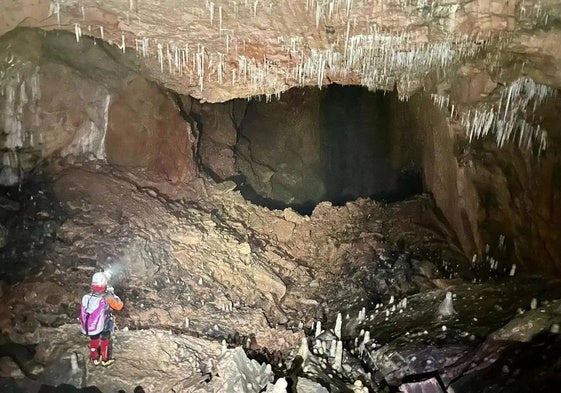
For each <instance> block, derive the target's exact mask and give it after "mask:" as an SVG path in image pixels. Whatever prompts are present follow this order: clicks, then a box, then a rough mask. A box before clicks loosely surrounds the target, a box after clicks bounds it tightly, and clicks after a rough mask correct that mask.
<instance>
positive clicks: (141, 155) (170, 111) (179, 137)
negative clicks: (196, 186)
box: [105, 77, 197, 183]
mask: <svg viewBox="0 0 561 393" xmlns="http://www.w3.org/2000/svg"><path fill="white" fill-rule="evenodd" d="M195 147H196V140H195V137H194V135H193V133H192V132H191V126H190V125H189V123H188V122H187V121H185V120H184V119H183V118H182V117H181V115H180V108H179V107H178V106H177V104H176V103H175V102H174V101H173V100H172V99H171V98H170V97H169V96H168V95H166V94H165V93H164V92H163V91H162V90H161V89H160V88H159V87H158V86H156V85H155V84H154V83H151V82H148V81H147V80H146V79H144V78H142V77H137V78H135V79H134V80H132V81H131V82H130V83H129V84H128V85H127V86H126V87H125V88H123V89H122V90H121V91H119V92H118V93H116V94H115V96H114V97H113V100H112V102H111V104H110V105H109V108H108V121H107V135H106V138H105V149H106V152H107V162H109V163H111V164H116V165H121V166H125V167H137V168H145V169H147V170H150V171H152V172H154V173H156V174H158V175H161V177H163V178H164V179H165V180H169V181H171V182H172V183H178V182H184V181H190V180H192V179H193V178H194V177H195V176H196V174H197V166H196V163H195Z"/></svg>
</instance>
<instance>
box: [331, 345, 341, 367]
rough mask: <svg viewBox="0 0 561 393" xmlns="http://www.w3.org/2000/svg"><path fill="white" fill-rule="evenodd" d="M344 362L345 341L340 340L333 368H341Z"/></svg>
mask: <svg viewBox="0 0 561 393" xmlns="http://www.w3.org/2000/svg"><path fill="white" fill-rule="evenodd" d="M342 364H343V341H341V340H338V341H337V344H336V345H335V359H334V360H333V368H334V369H335V370H341V366H342Z"/></svg>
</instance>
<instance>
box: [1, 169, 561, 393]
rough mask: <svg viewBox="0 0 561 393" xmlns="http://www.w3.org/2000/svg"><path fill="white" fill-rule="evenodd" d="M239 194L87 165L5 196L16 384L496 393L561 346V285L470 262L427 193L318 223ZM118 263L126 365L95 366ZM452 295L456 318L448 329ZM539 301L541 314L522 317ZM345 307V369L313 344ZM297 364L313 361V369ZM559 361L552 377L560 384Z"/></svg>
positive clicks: (327, 209)
mask: <svg viewBox="0 0 561 393" xmlns="http://www.w3.org/2000/svg"><path fill="white" fill-rule="evenodd" d="M235 188H236V185H235V184H234V183H233V182H228V181H226V182H223V183H220V184H215V183H214V182H212V181H210V180H208V179H203V178H199V179H197V180H196V181H194V182H191V183H190V184H187V185H184V186H182V187H177V186H174V187H172V186H170V185H169V184H166V183H161V182H158V181H156V180H154V179H153V178H151V176H150V175H149V174H147V173H145V172H141V171H137V172H131V171H123V170H121V169H119V168H114V167H109V166H105V165H100V164H96V163H89V164H83V165H77V166H73V167H68V168H64V169H62V170H61V171H59V172H58V173H57V175H56V176H53V177H52V178H48V179H47V178H45V177H44V178H42V179H39V178H37V179H35V180H34V181H33V182H30V183H28V184H25V185H24V186H23V187H22V188H20V189H6V190H4V192H3V196H2V199H1V200H0V202H2V203H1V204H0V208H1V210H0V213H1V214H2V216H1V218H2V221H3V222H4V223H5V225H4V226H3V228H5V229H4V230H3V237H2V242H1V244H2V245H3V246H2V248H0V258H1V261H2V262H1V265H0V270H1V272H2V277H5V280H4V281H2V287H1V289H2V291H1V296H2V302H1V304H0V316H1V317H0V328H1V329H2V332H3V333H4V336H3V339H2V342H1V343H0V344H1V345H0V366H1V367H0V370H1V371H2V373H1V374H0V381H1V382H0V387H4V388H5V389H8V388H9V389H13V391H32V389H37V388H38V387H39V386H41V385H42V384H48V385H53V386H56V385H60V384H64V383H70V384H73V385H75V386H78V387H82V386H92V385H93V386H97V387H98V388H99V389H101V390H102V391H115V390H118V389H124V390H125V391H133V390H134V388H135V387H137V386H142V387H143V388H144V389H145V390H146V391H147V392H148V391H201V392H202V391H231V390H228V388H227V386H230V388H232V389H233V386H235V384H236V383H241V382H239V381H238V382H236V380H239V379H240V378H239V375H245V377H244V378H245V379H247V378H249V379H251V378H253V380H252V381H253V382H251V383H249V382H248V383H247V384H246V387H245V388H244V389H245V390H243V391H248V392H249V391H260V390H261V389H264V388H265V387H266V386H267V382H268V381H269V380H272V378H273V376H272V372H273V371H274V372H276V375H277V376H283V375H285V376H286V378H287V379H288V380H290V378H292V379H294V378H295V375H299V376H300V377H303V376H309V377H310V378H312V379H314V380H315V381H319V382H321V383H322V384H323V385H324V386H330V390H331V391H345V390H348V391H353V385H352V384H353V382H354V381H355V380H361V381H363V382H364V384H365V385H367V386H368V387H369V388H370V390H371V391H382V390H384V389H386V390H392V389H395V388H394V387H396V386H399V385H400V384H401V383H403V382H404V381H406V380H407V377H411V376H419V375H428V374H430V373H434V372H437V373H438V377H439V381H440V382H439V383H441V384H445V385H446V386H448V385H450V384H452V385H451V386H455V389H456V390H455V391H456V392H460V391H466V392H468V391H484V390H483V389H482V388H481V386H479V385H477V384H476V383H475V382H474V381H473V380H468V379H469V378H472V379H473V376H474V375H479V374H478V373H482V372H485V373H487V374H486V375H491V374H492V373H495V374H496V378H495V380H496V381H499V382H496V384H501V383H502V384H504V385H505V386H506V381H507V380H508V381H510V380H512V379H513V378H514V380H516V378H515V377H516V376H520V378H526V379H528V378H529V377H528V375H529V374H528V373H525V372H520V371H519V372H518V374H514V373H513V370H514V368H513V367H514V366H513V365H515V364H517V363H516V359H517V356H516V355H515V354H516V352H515V351H516V350H519V349H516V348H514V346H516V345H519V346H520V345H526V346H530V347H531V348H536V350H544V349H543V348H545V347H547V348H548V350H547V351H549V352H553V353H555V351H557V350H559V348H560V345H559V339H558V338H557V336H558V335H556V334H551V335H550V336H548V337H547V339H544V338H543V334H545V333H547V332H549V331H550V330H552V331H554V330H555V329H554V327H553V326H554V325H555V324H558V323H561V311H560V310H561V308H560V307H559V303H558V302H557V301H555V299H558V298H561V286H560V285H559V283H558V282H556V281H548V280H545V279H541V278H522V277H521V278H518V277H507V276H508V271H509V270H510V266H501V265H499V267H498V268H497V269H492V270H490V269H489V268H488V263H487V262H485V264H481V265H476V266H474V265H472V264H471V263H470V262H469V261H468V260H467V259H466V258H465V257H463V256H462V254H461V252H460V251H459V250H458V248H457V247H456V246H455V239H454V236H453V233H452V232H451V231H450V230H448V229H447V226H446V225H445V224H443V223H442V222H441V221H440V220H439V218H438V214H436V213H435V212H434V208H433V205H432V202H431V200H430V198H429V197H427V196H418V197H414V198H411V199H409V200H406V201H402V202H398V203H394V204H388V205H386V204H382V203H377V202H374V201H371V200H367V199H359V200H357V201H355V202H348V203H347V204H346V205H345V206H332V205H331V204H330V203H327V202H322V203H320V204H319V205H318V206H316V208H315V209H314V211H313V213H312V214H311V215H310V216H302V215H300V214H298V213H296V212H294V211H293V210H291V209H285V210H269V209H267V208H264V207H260V206H256V205H253V204H251V203H250V202H248V201H246V200H245V199H244V198H243V197H242V196H241V195H240V193H239V192H238V191H236V190H235ZM108 268H111V270H112V271H113V273H114V276H113V277H114V280H113V282H112V284H113V286H114V287H115V291H116V293H117V294H118V295H120V296H121V298H122V299H123V301H124V302H125V308H124V310H123V311H122V312H120V313H119V314H117V324H118V331H117V332H116V333H115V356H116V358H117V359H118V362H117V363H116V364H115V365H114V366H113V367H112V368H110V369H108V370H103V371H102V370H100V369H96V368H94V367H93V366H92V365H90V364H87V362H86V361H85V360H84V359H85V356H86V353H87V351H86V345H87V340H86V339H85V338H84V337H83V336H81V335H80V334H79V326H78V323H77V321H76V318H77V314H78V304H79V299H80V298H81V296H82V295H83V294H84V293H86V292H87V291H88V287H89V282H90V279H91V275H92V274H93V273H94V272H95V271H97V270H99V269H108ZM482 278H485V282H484V283H479V282H480V281H481V279H482ZM474 280H475V281H476V283H472V281H474ZM446 291H451V292H453V293H454V302H455V313H453V314H452V315H451V316H446V317H444V316H442V315H439V314H438V308H439V305H440V303H441V302H442V300H443V299H444V297H445V294H446ZM404 298H407V299H408V305H405V304H404V301H403V299H404ZM532 298H537V299H539V303H538V306H539V307H536V309H534V310H530V311H528V312H524V310H527V309H529V308H530V303H531V302H532ZM338 312H340V313H341V314H342V317H343V318H342V319H343V329H342V337H341V339H342V341H343V342H344V348H345V349H344V355H343V363H344V365H343V366H341V367H342V368H341V367H338V368H337V369H336V370H335V369H333V365H332V358H330V357H329V353H328V352H329V351H330V349H329V346H330V341H329V339H326V343H325V344H323V347H322V345H321V342H320V345H319V346H317V345H318V342H317V341H316V340H315V339H314V338H313V336H314V333H313V332H314V326H315V323H316V321H321V322H322V324H323V326H324V329H327V328H328V327H332V326H333V325H334V324H335V319H336V317H337V313H338ZM509 324H510V325H509ZM530 325H531V326H530ZM509 326H510V327H509ZM501 329H503V330H501ZM557 329H558V325H557ZM366 331H368V332H369V335H370V338H371V339H370V340H366V339H365V338H364V335H365V332H366ZM326 334H327V333H326ZM540 334H542V336H539V335H540ZM305 337H308V340H307V341H308V344H309V347H310V349H308V350H306V349H304V348H302V345H301V343H302V340H303V339H304V338H305ZM535 337H539V339H541V340H542V341H543V340H545V341H543V342H545V344H543V342H542V341H539V340H538V341H537V342H536V341H535ZM540 337H541V338H540ZM223 340H224V344H222V341H223ZM320 341H321V340H320ZM13 343H19V344H21V345H25V346H26V348H27V347H29V346H32V347H33V353H34V354H33V356H32V357H29V356H27V358H26V357H25V356H24V357H22V356H20V355H18V354H14V353H11V352H10V353H8V352H6V353H5V354H4V353H3V352H2V349H1V348H7V347H6V345H9V344H13ZM497 343H498V344H497ZM236 346H242V347H244V349H245V351H246V353H247V354H249V355H250V356H251V357H254V358H258V359H262V360H266V361H268V362H270V363H272V365H273V366H274V367H273V368H274V370H273V371H271V370H265V369H263V368H260V366H258V365H257V363H256V362H252V363H247V364H250V365H251V367H250V366H247V365H246V366H247V367H246V368H244V369H243V370H241V369H239V364H240V362H242V361H241V360H239V359H238V358H237V357H239V356H242V355H240V354H239V353H237V352H234V351H235V350H234V349H226V348H234V347H236ZM513 348H514V349H513ZM296 350H298V352H295V351H296ZM225 351H226V352H225ZM532 351H533V350H532ZM532 351H530V352H532ZM547 351H545V352H547ZM545 352H544V353H545ZM549 352H547V353H549ZM296 353H298V354H300V356H303V357H304V359H305V361H304V366H303V368H302V369H301V370H299V371H298V370H296V369H295V366H294V361H293V359H294V355H295V354H296ZM503 353H504V354H508V355H509V356H510V357H511V358H512V359H514V360H511V361H510V363H509V364H510V369H509V370H508V372H504V367H502V368H501V370H502V371H501V372H498V371H493V370H494V369H493V367H496V365H497V364H499V363H500V362H496V361H495V362H493V361H490V360H489V358H493V356H495V357H496V358H497V359H498V358H500V356H501V355H500V354H503ZM532 353H533V352H532ZM513 354H514V355H513ZM505 356H506V355H505ZM528 356H529V355H528ZM73 357H74V358H73ZM72 359H75V360H72ZM236 359H238V360H236ZM246 360H247V359H246ZM495 360H496V359H495ZM73 361H74V363H75V364H74V366H72V362H73ZM76 363H77V364H78V367H76ZM242 363H243V362H242ZM279 364H280V365H279ZM558 366H559V365H558V364H557V365H556V363H553V365H551V367H550V368H547V367H544V368H543V370H546V371H547V373H546V374H547V376H552V375H553V377H552V378H554V376H555V375H556V372H557V371H558V368H559V367H558ZM236 367H238V368H237V369H236ZM521 367H523V366H520V365H518V368H519V369H520V368H521ZM556 367H557V368H556ZM217 370H218V371H217ZM482 370H483V371H482ZM511 371H512V372H511ZM298 373H299V374H298ZM256 375H257V376H259V377H258V378H257V377H256ZM108 376H110V378H107V377H108ZM236 376H237V377H236ZM210 377H212V379H211V380H210V382H209V381H208V379H209V378H210ZM236 378H237V379H236ZM501 378H502V379H501ZM509 378H510V379H509ZM245 379H244V380H245ZM300 379H302V378H300ZM303 381H304V380H303ZM466 381H468V382H466ZM501 381H502V382H501ZM310 383H311V382H310ZM415 383H416V382H415ZM493 383H494V382H492V381H490V382H489V384H488V385H486V386H495V385H496V384H495V385H493ZM509 383H510V382H509ZM2 384H3V385H2ZM252 384H253V385H252ZM270 386H272V385H270ZM301 386H304V382H302V384H301ZM318 386H319V385H318ZM403 386H405V385H403ZM471 386H478V387H479V388H481V389H480V390H470V389H471V388H470V387H471ZM355 388H356V386H355ZM17 389H23V390H17ZM25 389H27V390H25ZM318 389H319V388H318ZM411 389H413V388H411ZM3 391H4V390H3ZM6 391H8V390H6ZM267 391H268V390H267ZM311 391H317V392H319V391H321V390H317V389H316V390H311ZM355 391H356V389H355ZM410 391H414V390H410ZM434 391H435V392H436V391H437V390H434ZM488 391H503V390H488ZM505 391H514V390H505ZM521 391H522V390H521Z"/></svg>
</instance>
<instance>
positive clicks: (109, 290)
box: [106, 287, 115, 295]
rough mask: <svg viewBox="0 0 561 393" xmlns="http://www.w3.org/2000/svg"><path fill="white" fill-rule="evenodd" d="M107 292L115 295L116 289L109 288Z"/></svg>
mask: <svg viewBox="0 0 561 393" xmlns="http://www.w3.org/2000/svg"><path fill="white" fill-rule="evenodd" d="M106 292H107V293H110V294H112V295H113V294H114V292H115V288H113V287H107V289H106Z"/></svg>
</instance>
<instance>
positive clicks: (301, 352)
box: [297, 336, 310, 362]
mask: <svg viewBox="0 0 561 393" xmlns="http://www.w3.org/2000/svg"><path fill="white" fill-rule="evenodd" d="M297 355H298V356H301V357H302V359H304V362H306V360H307V359H308V356H309V355H310V348H309V347H308V339H307V338H306V337H305V336H304V337H302V342H301V344H300V348H298V353H297Z"/></svg>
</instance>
